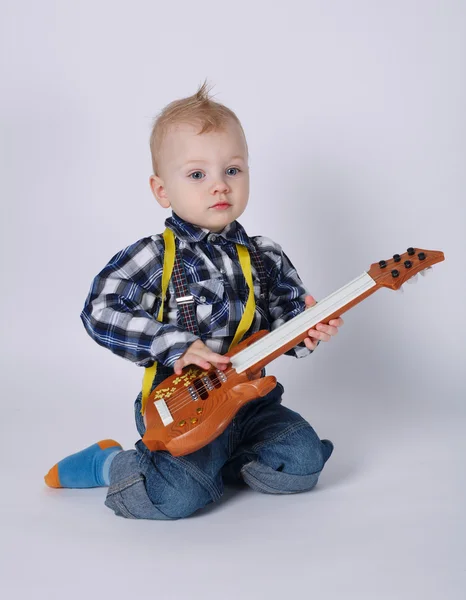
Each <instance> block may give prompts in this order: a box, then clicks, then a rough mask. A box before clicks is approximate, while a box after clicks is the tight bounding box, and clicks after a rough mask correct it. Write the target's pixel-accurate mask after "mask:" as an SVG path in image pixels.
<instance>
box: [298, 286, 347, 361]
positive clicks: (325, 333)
mask: <svg viewBox="0 0 466 600" xmlns="http://www.w3.org/2000/svg"><path fill="white" fill-rule="evenodd" d="M304 300H305V302H306V308H310V307H311V306H314V304H317V302H316V301H315V300H314V298H313V297H312V296H306V298H305V299H304ZM343 323H344V321H343V319H342V318H341V317H339V318H338V319H332V320H331V321H329V323H328V325H324V324H323V323H317V325H316V326H315V328H314V329H309V331H308V332H307V333H308V336H309V337H306V338H304V344H305V346H306V348H309V350H315V349H316V348H317V343H318V341H319V340H321V341H322V342H328V341H329V340H330V338H331V337H332V336H333V335H337V333H338V327H341V326H342V325H343Z"/></svg>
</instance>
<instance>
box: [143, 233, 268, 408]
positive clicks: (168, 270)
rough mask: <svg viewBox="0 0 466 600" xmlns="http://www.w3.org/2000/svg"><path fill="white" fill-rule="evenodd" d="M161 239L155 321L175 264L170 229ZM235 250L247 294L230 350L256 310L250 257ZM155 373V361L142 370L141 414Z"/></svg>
mask: <svg viewBox="0 0 466 600" xmlns="http://www.w3.org/2000/svg"><path fill="white" fill-rule="evenodd" d="M163 239H164V242H165V252H164V256H163V272H162V292H161V296H162V303H161V305H160V309H159V314H158V315H157V321H160V322H162V321H163V303H164V300H165V296H166V294H167V290H168V283H169V281H170V278H171V276H172V272H173V265H174V264H175V236H174V234H173V231H172V230H171V229H168V227H167V228H166V229H165V231H164V232H163ZM236 250H237V251H238V258H239V262H240V264H241V268H242V270H243V275H244V277H245V279H246V283H247V284H248V288H249V294H248V299H247V302H246V308H245V309H244V313H243V316H242V317H241V321H240V323H239V325H238V329H237V330H236V332H235V335H234V338H233V341H232V342H231V344H230V347H229V348H228V350H231V348H233V347H234V346H236V344H237V343H238V342H239V341H240V340H241V338H242V337H243V335H244V334H245V333H246V332H247V331H248V329H249V328H250V327H251V323H252V320H253V318H254V312H255V310H256V303H255V300H254V287H253V283H252V273H251V257H250V256H249V252H248V249H247V248H246V246H242V245H241V244H236ZM156 373H157V363H156V362H154V364H153V365H152V366H151V367H146V369H145V372H144V378H143V381H142V406H141V414H142V415H143V414H144V413H145V410H146V403H147V398H148V397H149V394H150V389H151V387H152V383H153V381H154V377H155V375H156Z"/></svg>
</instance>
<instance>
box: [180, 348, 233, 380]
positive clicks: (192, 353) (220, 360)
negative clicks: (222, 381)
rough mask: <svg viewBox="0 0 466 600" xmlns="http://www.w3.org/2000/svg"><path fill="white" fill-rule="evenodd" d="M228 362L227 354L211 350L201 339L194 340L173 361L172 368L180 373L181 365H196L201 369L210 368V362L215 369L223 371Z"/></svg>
mask: <svg viewBox="0 0 466 600" xmlns="http://www.w3.org/2000/svg"><path fill="white" fill-rule="evenodd" d="M229 362H230V359H229V357H228V356H223V355H222V354H217V353H216V352H212V350H210V348H208V347H207V346H206V345H205V344H204V342H203V341H202V340H196V341H195V342H193V343H192V344H191V345H190V346H189V348H188V349H187V350H186V352H185V353H184V354H182V355H181V356H180V358H179V359H178V360H177V361H176V362H175V364H174V365H173V368H174V370H175V373H176V374H177V375H181V371H182V369H183V367H186V366H187V365H197V366H198V367H202V368H203V369H210V367H211V364H212V365H214V366H215V367H216V368H217V369H220V370H221V371H224V370H225V369H226V368H227V364H228V363H229Z"/></svg>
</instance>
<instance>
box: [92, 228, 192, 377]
mask: <svg viewBox="0 0 466 600" xmlns="http://www.w3.org/2000/svg"><path fill="white" fill-rule="evenodd" d="M163 251H164V244H163V238H162V236H161V235H156V236H153V237H147V238H143V239H141V240H139V241H138V242H135V243H134V244H132V245H131V246H128V247H127V248H125V249H124V250H121V251H120V252H118V253H117V254H116V255H115V256H114V257H113V258H112V259H111V260H110V261H109V262H108V264H107V265H106V266H105V267H104V268H103V269H102V270H101V271H100V273H99V274H98V275H97V276H96V277H95V278H94V280H93V282H92V285H91V288H90V291H89V294H88V296H87V298H86V301H85V304H84V308H83V310H82V312H81V320H82V322H83V325H84V327H85V329H86V331H87V332H88V334H89V335H90V336H91V338H92V339H93V340H95V341H96V342H97V343H98V344H99V345H101V346H104V347H105V348H108V349H109V350H111V351H112V352H113V353H114V354H117V355H118V356H121V357H122V358H125V359H127V360H130V361H132V362H134V363H136V365H138V366H144V367H147V366H150V365H152V364H153V363H154V361H157V362H161V363H162V364H163V365H165V366H170V367H171V366H173V365H174V363H175V362H176V360H177V359H178V358H179V357H180V356H181V355H182V354H183V353H184V352H185V350H186V349H187V348H188V346H189V345H190V344H192V343H193V342H194V341H196V340H197V339H199V338H198V337H197V336H195V335H193V334H191V333H189V332H188V331H186V330H185V329H182V328H181V327H178V326H177V325H172V324H170V323H161V322H159V321H157V314H158V311H159V308H160V304H161V297H160V296H161V282H162V270H163ZM167 303H168V301H165V302H164V308H165V307H166V305H167Z"/></svg>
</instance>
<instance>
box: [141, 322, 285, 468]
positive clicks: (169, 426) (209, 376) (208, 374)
mask: <svg viewBox="0 0 466 600" xmlns="http://www.w3.org/2000/svg"><path fill="white" fill-rule="evenodd" d="M267 333H268V331H265V330H264V331H258V332H257V333H255V334H253V335H251V336H250V337H249V338H247V339H246V340H244V341H243V342H241V343H240V344H238V345H237V346H236V347H235V348H234V349H232V350H231V351H230V352H229V353H228V356H233V355H234V354H236V353H237V352H239V351H240V350H243V349H244V348H246V347H247V346H249V345H250V344H252V343H253V342H255V341H257V340H258V339H259V338H261V337H263V336H264V335H266V334H267ZM276 384H277V380H276V378H275V377H272V376H267V377H260V371H259V372H257V373H254V374H253V373H251V372H250V371H248V370H246V371H244V372H242V373H237V372H236V370H235V369H233V368H232V367H231V366H228V367H227V369H225V370H224V371H219V370H217V369H215V368H213V367H212V368H211V369H209V370H207V371H206V370H203V369H201V368H200V367H197V366H196V365H190V366H188V367H185V368H184V369H183V372H182V374H181V375H175V374H174V375H171V376H170V377H167V379H165V380H164V381H163V382H162V383H161V384H160V385H159V386H157V387H156V388H155V389H154V390H153V391H152V392H151V393H150V395H149V397H148V399H147V406H146V433H145V434H144V436H143V438H142V441H143V442H144V444H145V445H146V446H147V448H149V450H152V451H155V450H168V452H170V454H172V455H173V456H184V455H185V454H190V453H191V452H195V451H196V450H199V449H200V448H202V447H203V446H205V445H206V444H208V443H210V442H211V441H212V440H214V439H215V438H216V437H218V436H219V435H220V434H221V433H222V432H223V431H224V430H225V429H226V428H227V426H228V425H229V424H230V422H231V421H232V419H233V418H234V416H235V415H236V413H237V412H238V411H239V409H240V408H241V407H242V406H244V405H245V404H247V403H248V402H250V401H251V400H254V399H255V398H258V397H262V396H265V395H266V394H268V393H269V392H270V391H272V390H273V388H274V387H275V386H276ZM208 388H211V389H208ZM193 395H194V397H193ZM196 396H197V397H196ZM160 401H163V402H164V403H165V406H166V408H165V406H163V407H160ZM157 403H159V404H158V405H159V407H158V406H157ZM166 409H168V411H169V412H167V411H166ZM163 417H164V420H165V423H166V424H164V421H163V420H162V418H163ZM170 419H173V420H172V421H171V422H169V423H168V422H167V421H168V420H170Z"/></svg>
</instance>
